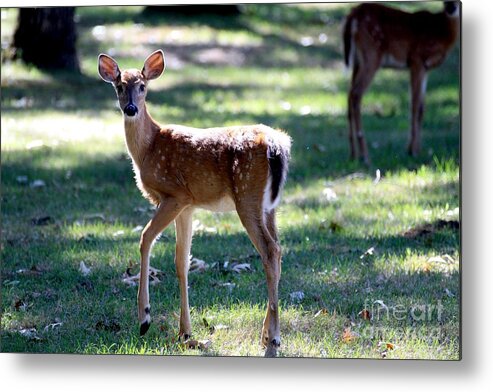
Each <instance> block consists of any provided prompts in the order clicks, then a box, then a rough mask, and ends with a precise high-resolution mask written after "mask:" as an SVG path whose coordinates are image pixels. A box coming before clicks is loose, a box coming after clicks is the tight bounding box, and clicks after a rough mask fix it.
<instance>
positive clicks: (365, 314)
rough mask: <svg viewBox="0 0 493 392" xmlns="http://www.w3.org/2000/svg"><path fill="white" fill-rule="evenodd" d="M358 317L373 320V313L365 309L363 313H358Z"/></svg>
mask: <svg viewBox="0 0 493 392" xmlns="http://www.w3.org/2000/svg"><path fill="white" fill-rule="evenodd" d="M358 316H360V317H361V318H362V319H363V320H368V321H370V320H371V313H370V311H369V310H368V309H363V310H362V311H361V312H359V313H358Z"/></svg>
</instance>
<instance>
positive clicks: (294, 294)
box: [289, 291, 305, 302]
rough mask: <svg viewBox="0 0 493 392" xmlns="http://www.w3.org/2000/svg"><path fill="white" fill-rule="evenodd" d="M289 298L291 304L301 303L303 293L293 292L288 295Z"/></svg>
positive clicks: (303, 296)
mask: <svg viewBox="0 0 493 392" xmlns="http://www.w3.org/2000/svg"><path fill="white" fill-rule="evenodd" d="M289 298H291V301H292V302H301V301H303V298H305V293H304V292H303V291H294V292H292V293H291V294H289Z"/></svg>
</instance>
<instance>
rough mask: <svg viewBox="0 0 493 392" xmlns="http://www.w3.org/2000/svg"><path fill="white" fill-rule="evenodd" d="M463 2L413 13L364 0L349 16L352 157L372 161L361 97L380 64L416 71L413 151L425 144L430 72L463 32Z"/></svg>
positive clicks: (347, 56)
mask: <svg viewBox="0 0 493 392" xmlns="http://www.w3.org/2000/svg"><path fill="white" fill-rule="evenodd" d="M459 4H460V3H459V2H456V1H446V2H444V8H443V11H441V12H439V13H431V12H427V11H419V12H415V13H408V12H403V11H399V10H396V9H393V8H389V7H386V6H383V5H381V4H361V5H359V6H357V7H355V8H354V9H353V10H352V11H351V13H350V14H349V15H348V17H347V18H346V22H345V24H344V28H343V39H344V61H345V63H346V66H348V67H352V68H353V74H352V80H351V87H350V89H349V96H348V120H349V145H350V157H351V159H355V158H356V140H355V139H356V138H357V140H358V147H359V152H358V157H359V158H361V159H362V160H363V161H364V162H365V163H366V164H369V156H368V149H367V146H366V141H365V136H364V134H363V130H362V127H361V100H362V98H363V94H364V93H365V91H366V89H367V88H368V86H369V85H370V83H371V81H372V79H373V77H374V75H375V73H376V72H377V70H378V69H379V68H381V67H387V68H400V69H409V70H410V73H411V132H410V138H409V144H408V152H409V154H410V155H412V156H416V155H417V154H418V153H419V150H420V147H421V146H420V143H421V142H420V138H421V136H420V133H421V123H422V119H423V111H424V96H425V92H426V81H427V72H428V71H429V70H431V69H433V68H436V67H438V66H439V65H440V64H442V62H443V61H444V60H445V58H446V57H447V54H448V53H449V51H450V49H451V48H452V47H453V45H454V43H455V41H456V39H457V36H458V34H459V22H460V20H459V13H460V12H459V11H460V9H459V7H460V5H459Z"/></svg>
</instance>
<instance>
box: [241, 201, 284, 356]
mask: <svg viewBox="0 0 493 392" xmlns="http://www.w3.org/2000/svg"><path fill="white" fill-rule="evenodd" d="M237 210H238V215H239V216H240V220H241V222H242V223H243V226H245V229H246V231H247V233H248V236H249V237H250V240H251V241H252V243H253V245H254V246H255V248H256V249H257V250H258V252H259V254H260V257H261V258H262V264H263V266H264V271H265V275H266V278H267V292H268V303H267V313H266V316H265V319H264V323H263V328H262V338H261V339H262V340H261V342H262V345H264V346H265V347H266V351H265V356H266V357H274V356H275V355H276V353H277V348H278V347H279V346H280V344H281V333H280V324H279V308H278V285H279V278H280V275H281V248H280V246H279V245H278V244H277V243H276V241H275V240H274V238H272V235H271V234H270V232H269V229H268V228H267V226H266V223H265V221H266V220H267V219H268V218H267V217H266V216H262V215H263V214H264V212H263V211H258V212H253V213H252V211H251V210H250V211H248V210H246V212H242V209H241V206H240V207H239V208H238V206H237ZM270 222H271V224H272V223H274V222H273V221H272V220H271V221H270Z"/></svg>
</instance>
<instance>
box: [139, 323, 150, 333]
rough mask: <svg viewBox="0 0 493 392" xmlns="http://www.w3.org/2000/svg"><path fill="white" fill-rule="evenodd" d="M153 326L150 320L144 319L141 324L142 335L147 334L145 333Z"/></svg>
mask: <svg viewBox="0 0 493 392" xmlns="http://www.w3.org/2000/svg"><path fill="white" fill-rule="evenodd" d="M150 326H151V322H150V321H147V320H146V321H144V322H143V323H142V324H140V336H143V335H145V333H146V332H147V331H148V330H149V327H150Z"/></svg>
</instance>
